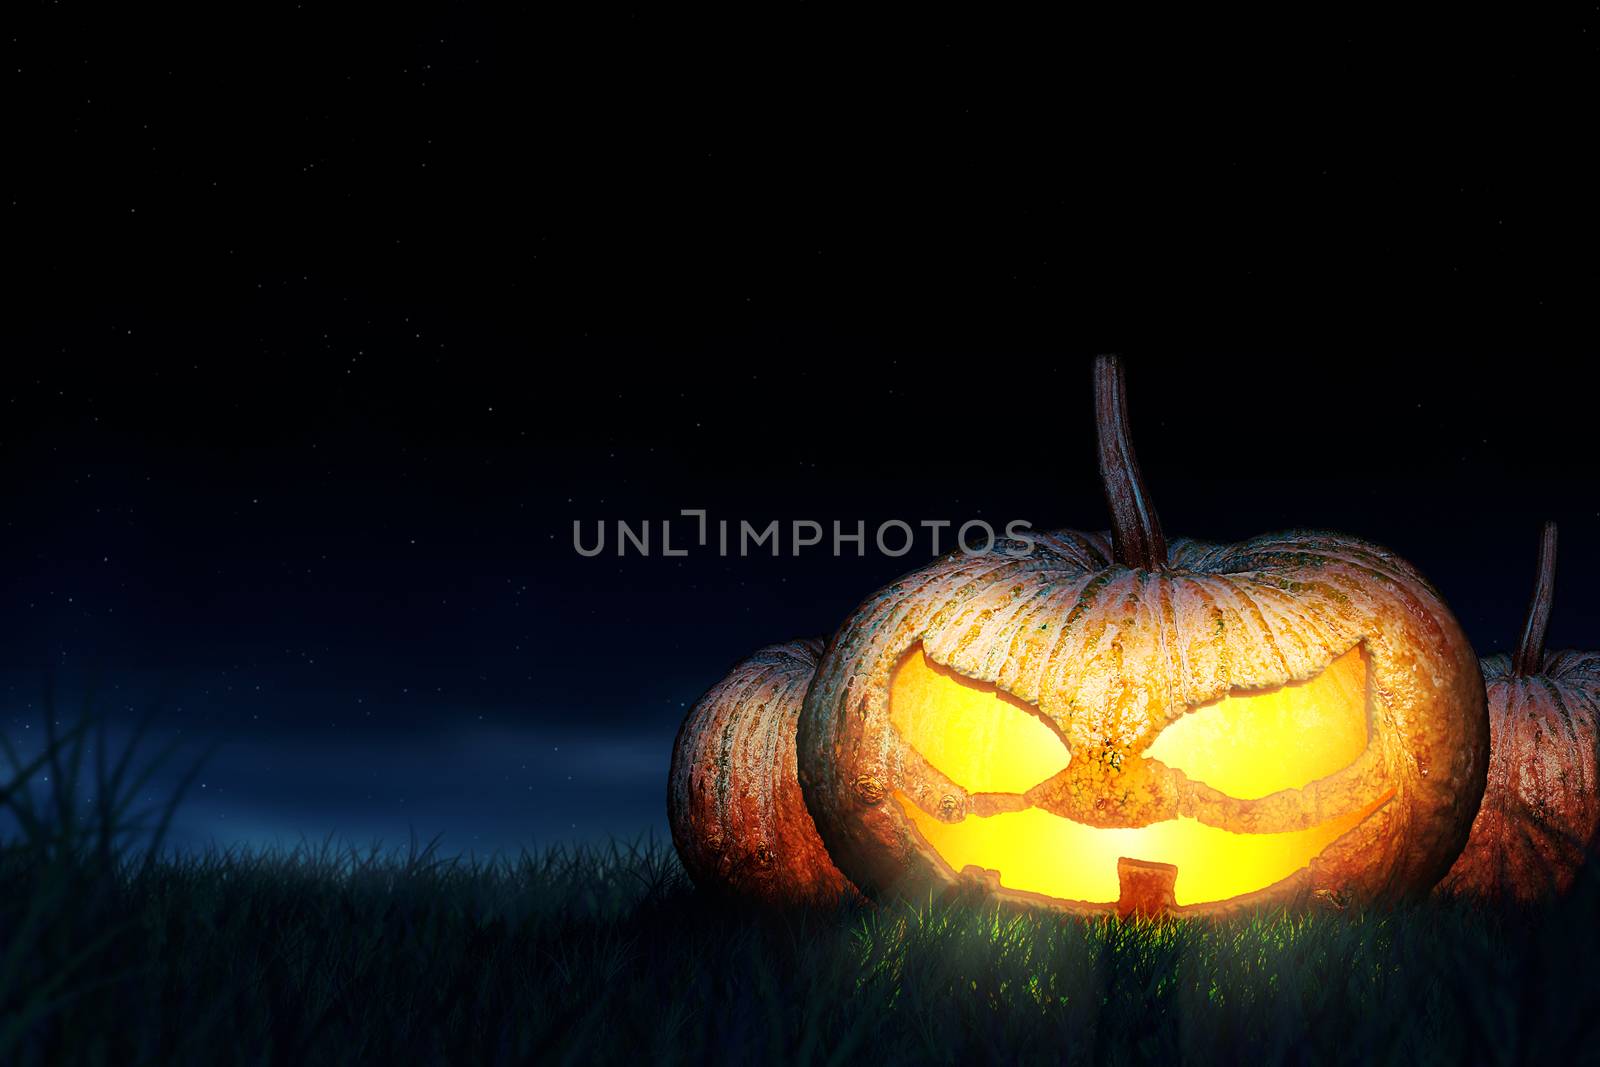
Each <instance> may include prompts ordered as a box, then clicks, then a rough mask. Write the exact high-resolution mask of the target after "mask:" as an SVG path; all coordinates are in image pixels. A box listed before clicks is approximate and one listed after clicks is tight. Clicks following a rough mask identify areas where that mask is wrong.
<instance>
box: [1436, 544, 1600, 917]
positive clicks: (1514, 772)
mask: <svg viewBox="0 0 1600 1067" xmlns="http://www.w3.org/2000/svg"><path fill="white" fill-rule="evenodd" d="M1555 556H1556V528H1555V524H1554V523H1549V524H1547V525H1546V527H1545V531H1544V539H1543V543H1542V546H1541V551H1540V553H1539V581H1538V584H1537V586H1536V588H1535V591H1534V595H1533V600H1532V602H1531V604H1530V606H1529V609H1528V618H1527V622H1526V624H1525V625H1524V627H1523V632H1522V634H1523V636H1522V642H1521V644H1520V646H1519V647H1518V649H1517V652H1516V654H1515V655H1509V656H1508V655H1505V654H1503V653H1502V654H1500V655H1494V656H1489V657H1487V658H1486V659H1484V661H1483V680H1484V684H1485V686H1486V688H1487V690H1488V700H1489V738H1490V739H1489V780H1488V785H1487V786H1486V787H1485V789H1484V793H1483V804H1482V806H1481V807H1479V809H1478V816H1477V818H1476V819H1474V820H1473V823H1472V834H1471V836H1470V837H1469V838H1468V839H1467V844H1466V847H1465V848H1463V849H1462V851H1461V855H1460V857H1459V858H1458V859H1457V860H1456V862H1455V864H1454V865H1453V866H1452V867H1451V868H1450V871H1449V873H1448V874H1446V875H1445V877H1444V879H1443V880H1442V881H1441V882H1440V883H1439V892H1440V893H1441V894H1443V895H1448V896H1468V897H1476V898H1480V899H1486V900H1500V899H1505V898H1510V899H1514V900H1519V901H1523V902H1533V901H1538V900H1542V899H1545V898H1547V897H1550V896H1554V895H1559V894H1561V893H1564V892H1566V891H1567V890H1568V889H1570V888H1571V887H1572V883H1573V880H1574V879H1575V878H1576V877H1577V873H1578V870H1579V869H1580V868H1581V867H1582V866H1583V864H1584V862H1585V861H1586V860H1587V859H1588V857H1589V855H1590V850H1591V849H1592V847H1593V845H1594V842H1595V837H1596V832H1597V830H1600V792H1597V789H1596V782H1597V780H1600V779H1597V777H1596V766H1595V763H1596V747H1597V745H1600V652H1573V651H1565V652H1546V651H1545V649H1544V637H1545V632H1546V627H1547V626H1548V623H1549V617H1550V607H1551V602H1552V599H1553V595H1554V586H1555Z"/></svg>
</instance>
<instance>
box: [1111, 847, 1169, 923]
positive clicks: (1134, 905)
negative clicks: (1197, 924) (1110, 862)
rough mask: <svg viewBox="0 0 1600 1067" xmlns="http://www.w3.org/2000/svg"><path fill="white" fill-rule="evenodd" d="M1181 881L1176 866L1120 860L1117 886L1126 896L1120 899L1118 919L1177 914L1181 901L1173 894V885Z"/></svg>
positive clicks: (1126, 859) (1119, 897)
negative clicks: (1132, 916)
mask: <svg viewBox="0 0 1600 1067" xmlns="http://www.w3.org/2000/svg"><path fill="white" fill-rule="evenodd" d="M1177 881H1178V868H1177V865H1176V864H1172V863H1152V862H1151V861H1149V860H1130V859H1128V858H1127V857H1126V856H1122V857H1118V859H1117V884H1118V885H1119V886H1120V887H1121V889H1122V893H1121V895H1120V896H1118V897H1117V916H1118V917H1119V918H1123V919H1126V918H1127V917H1128V916H1130V915H1138V916H1140V917H1142V918H1147V919H1152V918H1157V917H1159V916H1163V915H1172V914H1174V913H1175V912H1176V911H1177V907H1178V899H1177V897H1175V896H1174V895H1173V886H1174V885H1176V884H1177Z"/></svg>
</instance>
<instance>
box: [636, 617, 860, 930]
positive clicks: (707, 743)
mask: <svg viewBox="0 0 1600 1067" xmlns="http://www.w3.org/2000/svg"><path fill="white" fill-rule="evenodd" d="M821 651H822V645H821V643H820V642H818V641H790V642H789V643H787V644H782V645H773V646H771V647H769V648H763V649H761V650H760V651H759V652H756V653H755V654H754V655H752V656H750V657H749V658H748V659H746V660H744V661H743V662H742V663H740V664H739V665H738V666H736V667H734V668H733V670H732V671H730V672H729V673H728V676H727V677H726V678H724V679H723V680H722V681H720V682H718V683H717V684H716V685H715V686H713V687H712V688H711V690H710V691H709V692H708V693H706V695H705V696H703V697H701V698H700V700H699V701H698V702H696V704H695V706H694V707H693V708H691V709H690V711H689V714H688V715H687V716H685V718H684V720H683V725H682V726H681V727H680V728H679V730H678V737H677V740H676V741H675V742H674V744H673V747H672V768H671V770H670V771H669V772H668V780H667V820H668V823H669V824H670V825H671V828H672V840H673V844H674V845H676V846H677V849H678V855H679V857H680V858H681V859H682V860H683V865H684V868H685V869H686V870H687V871H688V872H689V875H690V876H691V877H692V878H693V879H694V880H695V882H696V883H697V884H698V885H700V886H702V887H706V888H713V889H726V890H733V891H736V892H739V893H741V894H744V895H746V896H749V897H752V898H755V899H758V900H762V901H765V902H767V903H769V904H784V903H795V902H800V901H833V900H837V899H838V898H839V897H840V895H841V894H845V893H852V892H853V890H852V888H851V887H850V885H849V883H848V882H847V881H846V880H845V878H844V876H843V875H842V874H840V873H839V871H838V868H836V867H835V866H834V865H833V863H832V862H831V861H830V860H829V859H828V853H827V852H826V851H825V850H824V849H823V847H822V840H821V839H820V838H819V837H818V836H817V830H816V826H815V824H813V823H812V821H811V816H810V814H808V813H807V811H806V805H805V800H804V798H802V797H801V795H800V784H799V781H798V779H797V777H796V770H795V748H794V738H795V721H796V718H797V717H798V716H799V714H800V705H801V701H802V700H803V699H804V697H805V691H806V687H807V686H808V685H809V684H810V683H811V677H812V675H813V674H814V673H815V672H816V667H817V656H818V655H819V654H820V653H821Z"/></svg>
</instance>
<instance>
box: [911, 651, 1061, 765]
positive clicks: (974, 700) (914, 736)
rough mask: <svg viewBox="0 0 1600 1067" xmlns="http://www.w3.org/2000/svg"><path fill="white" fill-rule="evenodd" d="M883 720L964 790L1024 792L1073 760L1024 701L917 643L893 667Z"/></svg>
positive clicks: (1051, 730)
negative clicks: (964, 673)
mask: <svg viewBox="0 0 1600 1067" xmlns="http://www.w3.org/2000/svg"><path fill="white" fill-rule="evenodd" d="M889 721H890V723H892V724H893V726H894V728H895V730H896V731H898V732H899V734H900V739H901V740H902V741H904V742H905V743H906V744H908V745H910V746H911V747H912V748H914V749H916V751H917V753H918V754H919V755H921V756H922V758H923V759H925V760H927V761H928V763H929V764H930V765H932V766H934V767H936V768H938V769H939V771H941V772H942V773H943V774H944V775H945V777H947V778H949V779H950V780H951V781H952V782H955V783H956V784H958V785H960V786H961V787H962V788H963V789H966V790H967V791H968V792H969V793H1023V792H1026V791H1027V790H1029V789H1031V788H1033V787H1034V786H1036V785H1038V784H1039V783H1040V782H1043V781H1045V780H1046V779H1047V778H1049V777H1051V776H1052V775H1054V774H1057V773H1059V772H1060V771H1061V770H1062V769H1063V768H1065V767H1066V765H1067V763H1068V761H1069V760H1070V759H1071V755H1070V753H1069V752H1068V751H1067V747H1066V745H1065V744H1064V743H1063V742H1062V740H1061V738H1060V736H1059V735H1057V734H1056V732H1055V731H1054V730H1053V729H1051V728H1050V726H1048V725H1047V724H1046V723H1045V722H1044V720H1043V719H1042V718H1040V717H1039V715H1038V713H1037V712H1035V711H1034V710H1032V709H1031V708H1029V706H1028V705H1027V704H1026V703H1024V702H1023V701H1021V700H1018V699H1017V698H1016V697H1013V696H1011V695H1010V694H1008V693H1003V692H1001V691H1000V690H999V689H996V688H995V687H994V686H992V685H987V684H985V683H983V682H975V681H973V680H972V679H970V678H963V677H961V676H960V675H959V674H956V673H955V672H954V671H952V670H950V669H949V668H947V667H941V666H940V665H938V664H936V663H934V662H932V661H931V660H929V659H928V657H927V656H926V655H925V654H924V653H923V651H922V646H921V645H918V646H916V647H915V648H913V649H912V650H911V651H910V652H908V653H906V655H905V657H904V658H903V659H901V661H900V664H899V666H897V667H896V668H895V672H894V677H893V679H892V680H891V682H890V685H889Z"/></svg>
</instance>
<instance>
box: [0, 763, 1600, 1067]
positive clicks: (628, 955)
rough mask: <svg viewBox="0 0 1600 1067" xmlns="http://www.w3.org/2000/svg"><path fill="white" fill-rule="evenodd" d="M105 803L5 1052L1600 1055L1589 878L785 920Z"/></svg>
mask: <svg viewBox="0 0 1600 1067" xmlns="http://www.w3.org/2000/svg"><path fill="white" fill-rule="evenodd" d="M61 773H65V774H66V777H67V780H69V781H70V780H71V773H70V766H64V767H62V768H61V770H60V771H58V772H53V773H52V775H51V776H52V778H53V779H54V778H57V776H58V774H61ZM0 782H4V779H3V778H0ZM8 789H9V787H8V786H6V785H0V791H5V792H4V795H5V796H6V797H7V798H8V799H7V800H6V801H4V802H5V803H8V804H10V803H15V802H17V801H16V797H17V796H18V793H17V792H16V791H14V790H9V791H8ZM97 795H98V794H97ZM111 795H115V790H112V792H111ZM91 814H92V813H91ZM83 816H84V813H82V812H76V811H73V810H71V809H70V805H67V806H64V807H62V808H61V809H59V810H57V809H55V808H52V807H50V806H48V805H46V806H45V807H42V808H40V809H37V810H35V811H34V812H33V814H32V817H33V819H34V822H33V824H32V825H31V827H30V829H28V830H27V831H25V832H20V833H19V834H17V835H16V836H15V838H14V839H13V840H12V841H10V842H9V843H7V844H6V845H5V846H4V848H3V849H0V1062H4V1063H7V1064H11V1063H18V1064H30V1063H78V1062H103V1063H116V1064H124V1063H159V1064H167V1063H253V1064H255V1063H293V1064H322V1063H329V1064H331V1063H349V1062H369V1063H385V1064H387V1063H416V1062H423V1063H471V1064H479V1063H483V1064H490V1063H526V1062H537V1063H585V1064H587V1063H597V1062H598V1063H615V1062H626V1063H631V1064H646V1063H648V1064H657V1063H692V1064H703V1063H729V1062H732V1063H748V1062H760V1063H826V1062H867V1063H871V1064H873V1065H874V1067H883V1065H891V1064H912V1063H927V1062H934V1063H972V1062H1005V1063H1011V1062H1022V1063H1093V1064H1100V1063H1113V1064H1114V1063H1140V1062H1150V1061H1152V1060H1154V1061H1166V1062H1170V1063H1178V1062H1202V1063H1204V1062H1222V1063H1245V1064H1249V1065H1250V1067H1258V1065H1262V1064H1274V1063H1301V1062H1309V1063H1324V1062H1389V1063H1405V1064H1414V1063H1449V1064H1457V1063H1477V1062H1506V1063H1510V1062H1521V1061H1527V1060H1541V1061H1545V1062H1551V1063H1569V1062H1582V1061H1586V1060H1592V1059H1594V1052H1593V1050H1594V1049H1595V1048H1596V1047H1600V1046H1597V1045H1596V1043H1595V1039H1596V1037H1597V1036H1600V1033H1597V1028H1600V1021H1597V1016H1600V1012H1596V1011H1595V1010H1594V1005H1595V1004H1596V1003H1597V1002H1600V982H1597V981H1596V979H1595V978H1594V977H1593V975H1594V973H1595V969H1596V966H1597V964H1600V936H1597V932H1600V928H1597V922H1596V919H1597V911H1596V908H1597V902H1600V888H1597V885H1596V879H1595V878H1592V877H1591V878H1588V879H1586V880H1585V881H1584V883H1583V885H1582V886H1581V888H1580V889H1579V891H1578V893H1577V894H1576V895H1575V896H1574V897H1573V898H1572V899H1571V900H1570V901H1568V902H1567V903H1566V904H1564V905H1562V906H1561V907H1558V908H1553V909H1549V910H1546V911H1544V912H1540V913H1537V914H1502V913H1483V912H1476V911H1473V910H1471V909H1466V908H1461V907H1440V906H1432V905H1424V906H1416V907H1411V908H1407V909H1403V910H1398V911H1392V912H1385V913H1376V912H1372V913H1315V914H1308V915H1294V916H1290V915H1284V914H1263V915H1254V916H1250V917H1245V918H1239V919H1235V920H1232V921H1228V922H1222V923H1214V924H1213V923H1206V922H1186V923H1164V924H1151V923H1134V924H1119V923H1115V922H1090V923H1084V922H1078V921H1073V920H1062V919H1059V918H1055V917H1050V916H1038V915H1028V914H1012V913H1004V912H1000V911H997V910H995V909H993V908H990V907H984V906H981V905H976V904H972V903H968V902H960V901H929V902H926V903H924V904H922V905H920V906H910V905H896V906H889V907H883V908H871V907H861V908H841V909H838V910H810V911H794V912H787V913H763V912H760V911H756V910H753V909H751V908H749V907H747V906H745V905H743V904H741V903H739V902H736V901H728V900H723V899H719V898H717V897H715V896H713V895H709V894H705V893H702V892H698V891H696V890H695V889H694V888H693V887H692V886H690V885H689V884H688V883H687V881H686V880H685V878H684V875H683V873H682V871H681V869H680V868H679V866H678V864H677V862H676V859H675V857H674V856H673V855H672V853H671V851H670V849H668V848H665V847H663V846H661V845H659V844H648V843H647V844H637V845H612V846H609V847H606V848H579V849H553V850H549V851H545V852H540V853H536V854H535V853H526V854H523V855H520V856H517V857H514V858H506V857H502V858H499V859H496V860H494V861H487V862H477V863H469V862H460V861H443V860H440V859H439V858H437V857H436V856H435V855H434V854H433V853H432V852H430V851H429V850H428V849H426V848H417V847H413V848H411V849H409V850H406V851H405V852H402V853H385V852H381V851H374V850H365V851H359V850H352V849H348V848H343V847H338V846H335V845H334V844H333V843H331V842H328V843H323V844H320V845H308V846H303V847H301V848H299V849H295V850H292V851H287V852H269V853H248V852H243V851H234V852H209V853H203V854H195V855H189V856H186V857H182V858H178V859H171V860H157V861H153V862H148V863H147V862H145V858H146V857H145V855H144V854H143V853H137V852H133V851H131V850H130V847H128V846H127V845H126V843H123V844H121V845H115V846H114V847H102V845H101V841H102V839H103V838H105V837H106V836H107V831H106V830H105V829H104V828H103V827H99V828H97V823H96V820H95V819H94V818H88V819H85V818H84V817H83ZM111 836H112V837H115V835H111Z"/></svg>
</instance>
